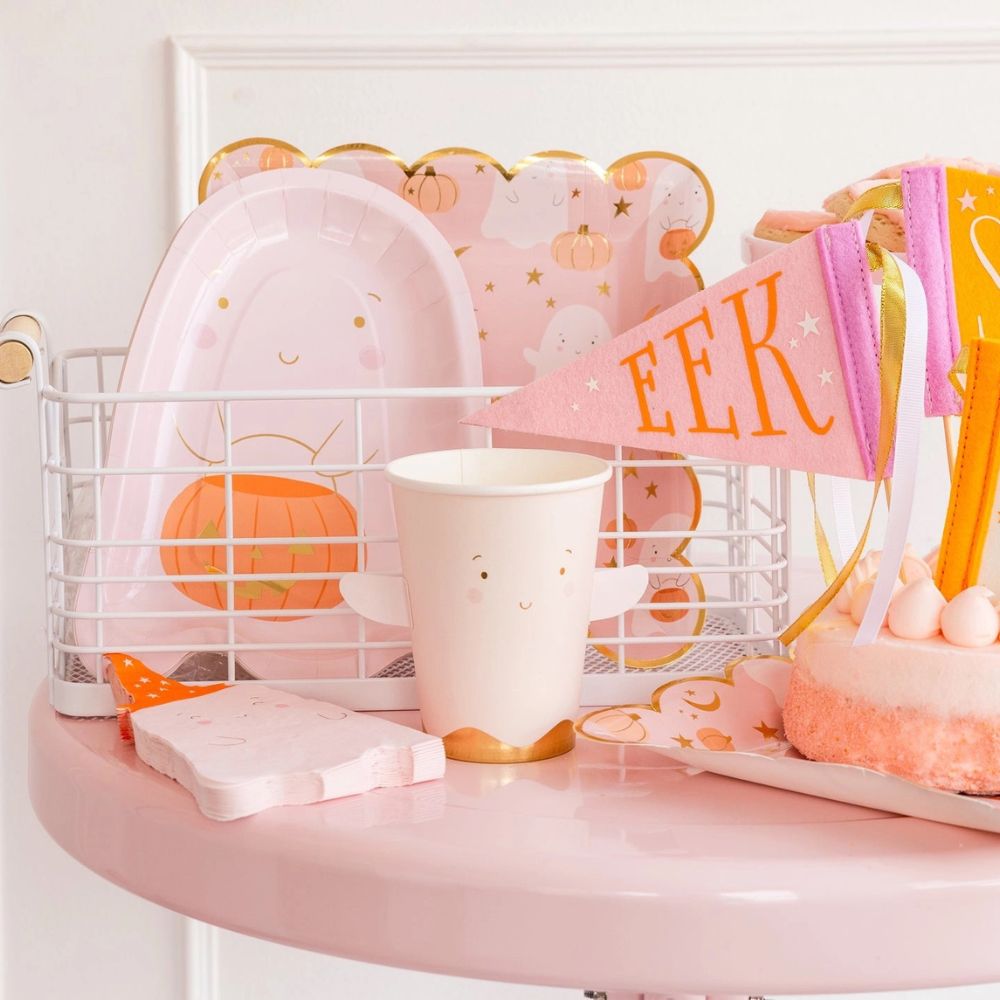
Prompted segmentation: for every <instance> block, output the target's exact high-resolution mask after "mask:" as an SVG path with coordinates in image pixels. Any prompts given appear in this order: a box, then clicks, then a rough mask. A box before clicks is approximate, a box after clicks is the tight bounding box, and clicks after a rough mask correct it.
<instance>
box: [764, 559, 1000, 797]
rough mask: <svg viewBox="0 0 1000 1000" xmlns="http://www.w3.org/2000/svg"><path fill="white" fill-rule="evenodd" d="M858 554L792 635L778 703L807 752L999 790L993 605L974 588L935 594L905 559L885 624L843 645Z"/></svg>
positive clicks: (922, 778) (858, 603)
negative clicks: (870, 637)
mask: <svg viewBox="0 0 1000 1000" xmlns="http://www.w3.org/2000/svg"><path fill="white" fill-rule="evenodd" d="M876 569H877V554H873V555H870V556H868V557H867V558H866V559H865V560H863V561H862V563H860V564H859V566H858V568H857V569H856V570H855V572H854V574H853V575H852V578H851V580H850V581H849V583H848V584H847V586H845V588H844V589H843V590H842V591H841V593H840V594H839V595H838V597H837V601H836V604H835V605H834V606H833V607H831V608H830V609H828V610H827V611H826V612H824V613H823V614H822V615H821V616H820V617H819V618H818V619H817V620H816V621H815V622H814V623H813V624H812V625H811V626H810V627H809V628H808V629H807V630H806V631H805V632H804V633H803V634H802V635H801V636H800V637H799V640H798V643H797V645H796V648H795V666H794V669H793V671H792V678H791V683H790V684H789V688H788V696H787V699H786V701H785V706H784V725H785V732H786V733H787V735H788V739H789V740H791V742H792V743H793V744H794V746H795V748H796V749H797V750H798V751H799V752H800V753H801V754H803V755H804V756H806V757H809V758H810V759H812V760H821V761H828V762H832V763H840V764H859V765H861V766H863V767H869V768H873V769H875V770H878V771H885V772H888V773H890V774H896V775H899V776H900V777H902V778H906V779H908V780H910V781H914V782H917V783H919V784H922V785H930V786H933V787H936V788H943V789H948V790H950V791H956V792H973V793H977V794H996V793H1000V643H998V642H997V636H998V632H1000V615H998V612H997V608H996V606H995V604H994V601H995V600H996V598H995V597H994V595H993V594H992V593H991V592H990V591H988V590H987V589H986V588H985V587H970V588H969V589H968V590H964V591H962V592H961V593H960V594H958V595H957V596H955V597H954V598H953V599H952V600H951V601H945V599H944V597H943V596H942V595H941V593H940V591H939V590H938V589H937V587H936V586H935V585H934V582H933V580H932V578H931V571H930V568H929V566H928V565H927V563H925V562H924V561H923V560H921V559H919V558H918V557H916V556H913V555H910V556H908V558H907V559H906V561H905V562H904V566H903V572H902V574H901V576H902V580H901V582H900V583H899V584H898V586H897V589H896V592H895V594H894V595H893V598H892V602H891V604H890V606H889V613H888V616H887V619H886V627H884V628H883V629H882V632H881V634H880V635H879V638H878V639H877V640H876V641H875V642H874V643H872V644H871V645H866V646H853V645H852V643H853V641H854V636H855V634H856V633H857V626H858V623H859V622H860V621H861V618H862V616H863V614H864V611H865V608H866V607H867V603H868V600H869V598H870V596H871V588H872V580H871V576H872V574H873V573H874V571H875V570H876Z"/></svg>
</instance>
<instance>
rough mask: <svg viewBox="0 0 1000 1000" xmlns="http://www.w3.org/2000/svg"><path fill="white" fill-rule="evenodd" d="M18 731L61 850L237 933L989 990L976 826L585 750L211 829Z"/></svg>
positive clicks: (703, 981)
mask: <svg viewBox="0 0 1000 1000" xmlns="http://www.w3.org/2000/svg"><path fill="white" fill-rule="evenodd" d="M397 717H398V718H400V719H401V721H412V717H409V716H407V715H404V714H399V715H398V716H397ZM31 732H32V746H31V752H30V769H31V771H30V782H31V794H32V801H33V803H34V807H35V811H36V812H37V814H38V817H39V819H40V820H41V822H42V823H43V824H44V826H45V827H46V829H47V830H48V831H49V833H50V834H51V835H52V836H53V837H54V838H55V839H56V841H57V842H58V843H59V844H61V845H62V847H63V848H65V849H66V850H67V851H68V852H69V853H70V854H72V855H73V856H74V857H75V858H77V859H78V860H79V861H81V862H82V863H83V864H85V865H87V866H88V867H89V868H92V869H93V870H94V871H95V872H97V873H98V874H100V875H103V876H104V877H105V878H107V879H110V880H111V881H112V882H115V883H117V884H118V885H120V886H122V887H124V888H126V889H128V890H130V891H131V892H134V893H137V894H138V895H140V896H144V897H146V898H147V899H150V900H152V901H154V902H156V903H160V904H162V905H163V906H167V907H170V908H171V909H173V910H177V911H179V912H181V913H185V914H188V915H190V916H192V917H196V918H198V919H199V920H204V921H208V922H209V923H213V924H218V925H220V926H222V927H227V928H231V929H232V930H236V931H240V932H242V933H244V934H252V935H256V936H258V937H263V938H269V939H271V940H274V941H280V942H282V943H284V944H290V945H296V946H298V947H301V948H310V949H313V950H315V951H323V952H329V953H331V954H335V955H342V956H346V957H349V958H354V959H361V960H363V961H368V962H378V963H382V964H386V965H398V966H405V967H408V968H412V969H424V970H428V971H434V972H444V973H453V974H456V975H463V976H477V977H485V978H489V979H498V980H507V981H517V982H526V983H535V984H551V985H560V986H570V987H580V988H583V987H587V988H590V989H601V990H609V991H612V990H623V991H642V990H647V991H648V990H654V991H660V992H669V991H671V990H680V991H686V992H692V993H693V992H710V993H737V992H742V993H743V995H744V996H745V995H746V994H747V993H758V994H763V993H768V994H774V993H779V994H780V993H808V992H838V991H845V992H848V991H857V990H866V989H867V990H881V989H894V988H905V987H920V986H943V985H948V984H961V983H974V982H993V981H1000V948H998V947H997V940H998V932H1000V837H995V836H992V835H990V834H986V833H978V832H974V831H971V830H960V829H956V828H953V827H947V826H940V825H936V824H932V823H926V822H923V821H920V820H911V819H902V818H899V817H895V816H890V815H886V814H883V813H878V812H873V811H871V810H867V809H860V808H856V807H853V806H845V805H839V804H836V803H830V802H824V801H822V800H819V799H813V798H809V797H807V796H800V795H795V794H791V793H787V792H780V791H775V790H772V789H766V788H759V787H755V786H752V785H747V784H742V783H739V782H735V781H731V780H729V779H726V778H720V777H715V776H713V775H707V774H698V775H691V774H687V773H685V772H684V771H683V770H682V769H680V768H679V767H677V766H674V765H672V764H671V763H669V762H668V761H666V760H665V759H663V758H662V757H659V756H657V755H655V754H653V753H652V752H650V751H645V750H639V749H636V748H629V749H628V750H625V749H624V748H619V747H610V746H601V745H596V744H591V743H585V742H584V743H582V744H581V745H580V746H579V747H578V748H577V750H576V751H575V752H574V753H572V754H569V755H567V756H565V757H560V758H557V759H555V760H551V761H544V762H540V763H535V764H524V765H519V766H511V767H504V766H488V765H486V766H481V765H473V764H450V765H449V768H448V775H447V778H446V779H445V780H444V781H439V782H432V783H429V784H426V785H423V786H417V787H414V788H408V789H398V790H391V791H382V792H374V793H370V794H368V795H363V796H358V797H355V798H353V799H345V800H341V801H339V802H331V803H327V804H325V805H318V806H307V807H304V808H286V809H276V810H272V811H270V812H267V813H263V814H261V815H259V816H255V817H252V818H250V819H246V820H242V821H239V822H236V823H232V824H222V823H214V822H212V821H210V820H207V819H204V818H203V817H202V816H201V815H200V814H199V813H198V812H197V810H196V809H195V806H194V802H193V800H192V799H191V798H190V796H189V795H188V794H187V793H186V792H185V791H184V790H183V789H181V788H180V787H179V786H178V785H175V784H174V783H173V782H171V781H169V780H168V779H166V778H164V777H162V776H161V775H159V774H156V773H154V772H153V771H151V770H149V769H148V768H146V766H145V765H143V764H142V763H140V762H139V761H138V760H137V759H136V757H135V755H134V753H133V751H132V750H131V749H130V748H128V747H125V746H123V745H122V744H120V743H119V741H118V736H117V731H116V727H115V725H114V723H112V722H109V721H76V720H70V719H65V718H62V717H59V716H57V715H55V713H54V712H53V711H52V710H51V709H50V708H49V706H48V704H47V701H46V698H45V693H44V691H40V692H39V694H38V695H37V696H36V698H35V701H34V704H33V706H32V709H31ZM150 859H155V862H156V863H155V864H150V863H149V862H150ZM613 995H614V994H612V996H613Z"/></svg>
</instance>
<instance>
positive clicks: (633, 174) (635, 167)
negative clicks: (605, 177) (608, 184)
mask: <svg viewBox="0 0 1000 1000" xmlns="http://www.w3.org/2000/svg"><path fill="white" fill-rule="evenodd" d="M611 181H612V183H613V184H614V186H615V187H616V188H618V190H619V191H638V190H639V188H641V187H642V186H643V185H644V184H645V183H646V165H645V164H644V163H643V162H642V161H641V160H633V161H632V162H631V163H623V164H622V165H621V166H620V167H615V169H614V170H612V171H611Z"/></svg>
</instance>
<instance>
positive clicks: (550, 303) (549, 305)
mask: <svg viewBox="0 0 1000 1000" xmlns="http://www.w3.org/2000/svg"><path fill="white" fill-rule="evenodd" d="M555 307H556V300H555V299H546V300H545V308H546V309H555Z"/></svg>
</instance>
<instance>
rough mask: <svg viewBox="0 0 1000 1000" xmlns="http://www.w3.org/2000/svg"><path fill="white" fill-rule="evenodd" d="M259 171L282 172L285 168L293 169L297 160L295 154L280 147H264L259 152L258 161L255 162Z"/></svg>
mask: <svg viewBox="0 0 1000 1000" xmlns="http://www.w3.org/2000/svg"><path fill="white" fill-rule="evenodd" d="M257 162H258V164H259V166H260V169H261V170H283V169H284V168H286V167H294V166H295V164H296V162H297V160H296V158H295V154H294V153H292V152H290V151H289V150H287V149H282V147H281V146H265V147H264V148H263V149H262V150H261V151H260V159H259V160H258V161H257Z"/></svg>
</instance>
